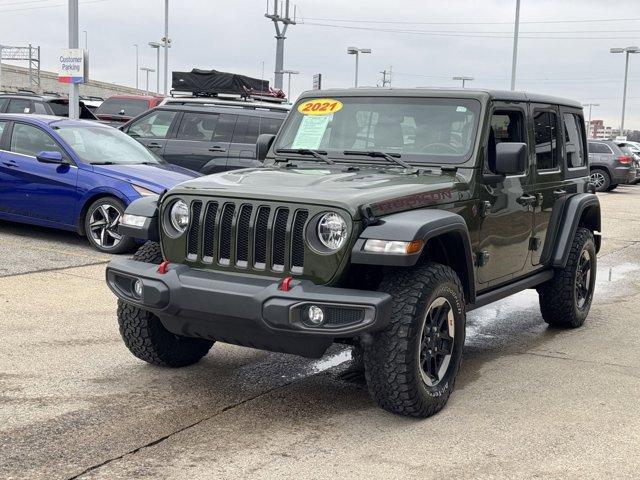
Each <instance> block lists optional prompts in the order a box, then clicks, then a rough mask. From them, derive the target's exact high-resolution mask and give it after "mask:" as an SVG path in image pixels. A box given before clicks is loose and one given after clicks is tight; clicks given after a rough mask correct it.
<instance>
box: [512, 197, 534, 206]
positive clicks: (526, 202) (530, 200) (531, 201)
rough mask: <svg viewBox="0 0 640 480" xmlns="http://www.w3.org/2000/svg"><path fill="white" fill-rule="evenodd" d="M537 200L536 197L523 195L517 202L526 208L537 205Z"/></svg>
mask: <svg viewBox="0 0 640 480" xmlns="http://www.w3.org/2000/svg"><path fill="white" fill-rule="evenodd" d="M536 201H537V198H536V197H535V196H534V195H528V194H527V195H522V196H521V197H519V198H518V199H517V200H516V202H518V203H519V204H520V205H523V206H525V207H528V206H531V205H533V204H534V203H536Z"/></svg>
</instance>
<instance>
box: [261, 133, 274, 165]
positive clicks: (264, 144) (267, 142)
mask: <svg viewBox="0 0 640 480" xmlns="http://www.w3.org/2000/svg"><path fill="white" fill-rule="evenodd" d="M275 138H276V136H275V135H270V134H268V133H263V134H261V135H259V136H258V141H257V142H256V159H257V160H259V161H261V162H263V161H264V159H265V158H267V153H268V152H269V149H270V148H271V145H272V144H273V141H274V140H275Z"/></svg>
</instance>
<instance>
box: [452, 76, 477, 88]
mask: <svg viewBox="0 0 640 480" xmlns="http://www.w3.org/2000/svg"><path fill="white" fill-rule="evenodd" d="M473 79H474V78H473V77H453V79H452V80H462V88H464V84H465V82H470V81H472V80H473Z"/></svg>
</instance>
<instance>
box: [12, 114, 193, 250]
mask: <svg viewBox="0 0 640 480" xmlns="http://www.w3.org/2000/svg"><path fill="white" fill-rule="evenodd" d="M196 176H198V175H197V174H196V173H194V172H191V171H190V170H186V169H182V168H179V167H176V166H174V165H169V164H167V163H166V162H164V161H163V160H161V159H159V158H158V157H157V156H155V155H153V154H152V153H150V152H149V151H148V150H147V149H145V148H144V147H142V146H141V145H140V144H139V143H138V142H136V141H134V140H132V139H131V137H129V136H127V135H125V134H124V133H122V132H120V131H119V130H117V129H115V128H112V127H109V126H107V125H103V124H100V123H98V122H92V121H87V120H69V119H64V118H60V117H52V116H45V115H24V114H16V115H10V114H3V115H0V219H2V220H10V221H15V222H22V223H30V224H34V225H41V226H45V227H54V228H60V229H63V230H72V231H76V232H78V233H79V234H81V235H86V236H87V238H88V239H89V242H90V243H91V244H92V245H93V246H94V247H95V248H96V249H97V250H100V251H102V252H107V253H119V252H123V251H126V250H129V249H131V247H132V246H133V245H134V240H133V239H131V238H127V237H123V236H121V235H119V234H118V232H117V226H118V222H119V220H120V217H121V216H122V214H123V212H124V210H125V207H126V206H127V205H128V204H129V203H131V202H132V201H133V200H136V199H138V198H140V197H144V196H151V195H156V194H159V193H160V192H162V191H164V190H165V189H167V188H170V187H172V186H174V185H176V184H178V183H180V182H182V181H185V180H189V179H191V178H194V177H196Z"/></svg>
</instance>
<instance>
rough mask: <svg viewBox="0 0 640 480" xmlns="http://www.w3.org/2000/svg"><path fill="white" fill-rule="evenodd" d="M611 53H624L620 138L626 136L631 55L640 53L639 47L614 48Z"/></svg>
mask: <svg viewBox="0 0 640 480" xmlns="http://www.w3.org/2000/svg"><path fill="white" fill-rule="evenodd" d="M609 52H611V53H624V54H625V60H624V87H623V90H622V118H621V119H620V136H624V112H625V109H626V106H627V77H628V75H629V54H630V53H640V48H638V47H625V48H612V49H610V50H609Z"/></svg>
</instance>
